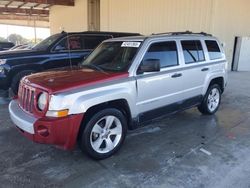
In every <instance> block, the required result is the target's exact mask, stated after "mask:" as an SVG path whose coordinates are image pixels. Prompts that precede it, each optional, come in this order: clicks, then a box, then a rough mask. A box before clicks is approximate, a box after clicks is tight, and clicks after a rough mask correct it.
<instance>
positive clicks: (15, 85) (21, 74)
mask: <svg viewBox="0 0 250 188" xmlns="http://www.w3.org/2000/svg"><path fill="white" fill-rule="evenodd" d="M33 72H34V71H32V70H25V71H22V72H19V73H17V74H16V75H15V76H14V77H13V79H12V82H11V86H10V88H11V90H12V92H13V93H14V94H15V95H17V93H18V88H19V83H20V80H21V79H22V78H23V77H24V76H28V75H30V74H32V73H33Z"/></svg>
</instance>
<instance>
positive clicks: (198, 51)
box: [181, 40, 205, 64]
mask: <svg viewBox="0 0 250 188" xmlns="http://www.w3.org/2000/svg"><path fill="white" fill-rule="evenodd" d="M181 45H182V49H183V53H184V59H185V63H186V64H190V63H197V62H201V61H205V56H204V52H203V49H202V45H201V42H200V41H199V40H192V41H191V40H185V41H182V42H181Z"/></svg>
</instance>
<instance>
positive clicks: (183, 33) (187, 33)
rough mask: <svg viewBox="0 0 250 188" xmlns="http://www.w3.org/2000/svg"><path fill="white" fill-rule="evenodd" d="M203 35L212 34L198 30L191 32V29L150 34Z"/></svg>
mask: <svg viewBox="0 0 250 188" xmlns="http://www.w3.org/2000/svg"><path fill="white" fill-rule="evenodd" d="M164 34H166V35H204V36H212V35H211V34H208V33H205V32H200V33H193V32H192V31H184V32H166V33H152V35H164Z"/></svg>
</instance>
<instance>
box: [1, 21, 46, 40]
mask: <svg viewBox="0 0 250 188" xmlns="http://www.w3.org/2000/svg"><path fill="white" fill-rule="evenodd" d="M13 33H15V34H19V35H21V36H22V37H24V38H27V39H33V38H35V33H34V28H33V27H25V26H14V25H3V24H0V37H4V38H7V36H9V35H10V34H13ZM36 33H37V38H41V39H45V38H47V37H48V36H50V30H49V29H48V28H36Z"/></svg>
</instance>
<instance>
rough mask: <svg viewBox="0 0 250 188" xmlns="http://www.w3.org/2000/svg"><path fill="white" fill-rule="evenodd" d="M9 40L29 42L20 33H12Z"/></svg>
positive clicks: (22, 42)
mask: <svg viewBox="0 0 250 188" xmlns="http://www.w3.org/2000/svg"><path fill="white" fill-rule="evenodd" d="M7 39H8V41H10V42H13V43H14V44H26V43H27V42H28V40H27V39H25V38H23V37H22V36H21V35H18V34H11V35H9V36H8V38H7Z"/></svg>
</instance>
